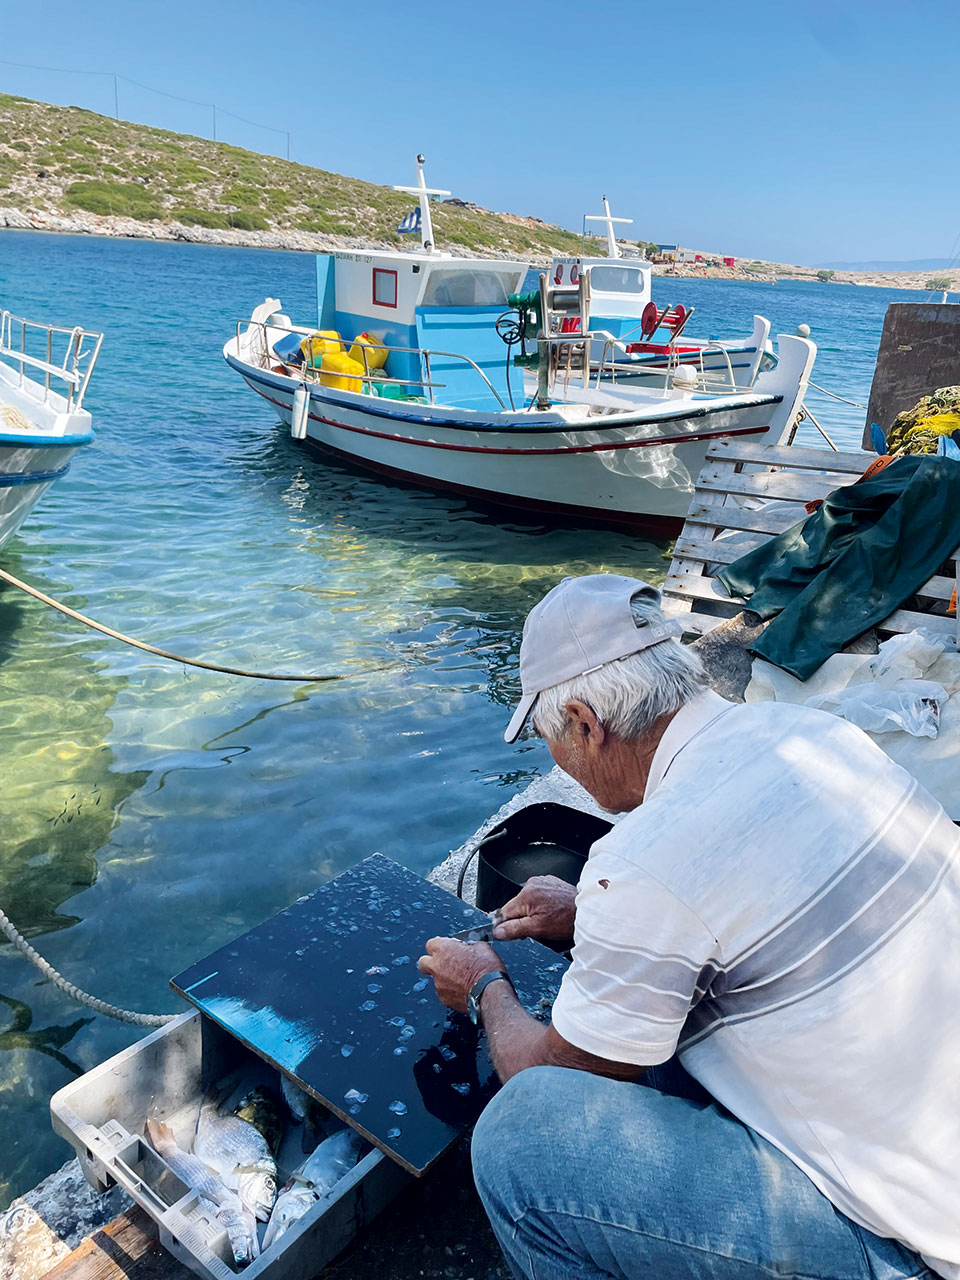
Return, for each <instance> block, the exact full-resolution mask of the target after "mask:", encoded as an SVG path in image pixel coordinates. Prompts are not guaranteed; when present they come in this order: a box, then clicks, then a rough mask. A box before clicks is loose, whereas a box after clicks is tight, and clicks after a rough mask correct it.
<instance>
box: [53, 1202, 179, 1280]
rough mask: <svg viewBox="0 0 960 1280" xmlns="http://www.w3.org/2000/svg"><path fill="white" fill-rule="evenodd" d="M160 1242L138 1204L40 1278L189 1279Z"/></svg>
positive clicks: (99, 1279)
mask: <svg viewBox="0 0 960 1280" xmlns="http://www.w3.org/2000/svg"><path fill="white" fill-rule="evenodd" d="M192 1278H193V1273H192V1272H191V1271H188V1270H187V1268H186V1267H184V1266H182V1265H181V1264H180V1263H179V1262H177V1260H176V1259H175V1258H173V1257H172V1256H171V1255H170V1254H169V1253H167V1251H166V1250H165V1249H163V1248H162V1247H161V1245H160V1242H159V1240H158V1239H157V1228H156V1224H155V1223H154V1222H153V1221H152V1219H151V1218H150V1216H149V1214H147V1213H145V1212H144V1210H143V1209H141V1208H139V1206H136V1205H135V1206H134V1207H133V1208H132V1209H128V1210H127V1212H126V1213H123V1214H121V1215H120V1217H119V1218H114V1220H113V1222H111V1223H108V1224H107V1226H105V1227H104V1228H103V1229H102V1230H100V1231H96V1232H94V1234H93V1235H92V1236H88V1237H87V1238H86V1240H84V1241H82V1242H81V1243H80V1244H79V1245H78V1246H77V1248H76V1249H74V1251H73V1253H71V1254H68V1255H67V1257H65V1258H63V1259H62V1260H61V1261H60V1262H58V1263H57V1265H56V1266H55V1267H54V1268H53V1270H52V1271H48V1272H47V1274H46V1276H45V1277H44V1280H192Z"/></svg>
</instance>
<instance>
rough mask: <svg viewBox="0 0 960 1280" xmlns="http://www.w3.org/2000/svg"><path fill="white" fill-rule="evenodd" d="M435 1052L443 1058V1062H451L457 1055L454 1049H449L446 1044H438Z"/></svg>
mask: <svg viewBox="0 0 960 1280" xmlns="http://www.w3.org/2000/svg"><path fill="white" fill-rule="evenodd" d="M437 1052H438V1053H439V1054H440V1057H441V1058H443V1060H444V1062H452V1061H453V1060H454V1058H455V1057H456V1056H457V1055H456V1051H455V1050H453V1049H451V1048H450V1046H449V1045H448V1044H441V1045H438V1046H437Z"/></svg>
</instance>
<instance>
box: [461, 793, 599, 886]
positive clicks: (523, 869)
mask: <svg viewBox="0 0 960 1280" xmlns="http://www.w3.org/2000/svg"><path fill="white" fill-rule="evenodd" d="M612 825H613V824H612V823H610V822H607V821H606V820H605V819H603V818H595V817H594V816H593V815H592V814H589V813H581V812H580V810H579V809H571V808H570V807H569V806H568V805H565V804H532V805H529V806H528V807H527V808H526V809H520V810H519V811H518V812H517V813H512V814H511V815H510V817H509V818H505V819H504V821H503V822H501V823H500V824H499V825H498V826H496V827H494V829H493V830H492V831H491V832H490V834H489V835H487V836H484V838H483V840H481V842H480V844H479V846H478V847H477V906H478V907H479V908H480V909H481V910H482V911H495V910H496V909H497V907H502V906H503V904H504V903H505V902H509V900H510V899H511V898H512V897H514V896H515V895H516V894H517V893H519V891H520V889H521V888H522V887H523V886H524V884H526V882H527V881H528V880H529V879H530V877H531V876H558V877H559V878H560V879H561V880H566V881H567V883H568V884H576V883H577V881H578V880H579V879H580V873H581V871H582V870H583V864H584V863H585V862H586V860H587V855H588V854H589V852H590V846H591V845H592V844H593V842H594V841H595V840H599V839H600V837H601V836H604V835H606V833H607V832H608V831H609V830H610V829H611V827H612Z"/></svg>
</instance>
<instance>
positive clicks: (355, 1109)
mask: <svg viewBox="0 0 960 1280" xmlns="http://www.w3.org/2000/svg"><path fill="white" fill-rule="evenodd" d="M350 1114H351V1115H352V1116H358V1115H359V1114H360V1108H359V1107H358V1106H357V1105H356V1104H354V1105H353V1106H352V1107H351V1108H350Z"/></svg>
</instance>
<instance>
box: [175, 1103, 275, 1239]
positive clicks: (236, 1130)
mask: <svg viewBox="0 0 960 1280" xmlns="http://www.w3.org/2000/svg"><path fill="white" fill-rule="evenodd" d="M193 1150H194V1154H195V1155H198V1156H199V1157H200V1159H201V1160H202V1161H203V1162H204V1164H206V1165H208V1166H209V1167H210V1168H211V1169H213V1171H214V1172H215V1173H217V1174H219V1175H220V1178H221V1179H222V1181H223V1182H224V1184H225V1185H226V1186H228V1187H230V1188H231V1190H233V1191H236V1193H237V1194H238V1195H239V1197H240V1203H241V1204H242V1205H243V1207H244V1208H245V1209H247V1210H249V1211H250V1212H251V1213H253V1214H254V1215H255V1217H257V1218H258V1219H259V1220H260V1221H261V1222H266V1221H267V1219H268V1218H269V1217H270V1211H271V1209H272V1208H273V1206H274V1202H275V1201H276V1198H277V1162H276V1161H275V1160H274V1158H273V1156H272V1155H271V1153H270V1147H269V1145H268V1143H267V1140H266V1138H265V1137H264V1136H263V1134H262V1133H261V1132H260V1131H259V1130H258V1129H255V1128H254V1126H253V1125H252V1124H250V1123H248V1121H246V1120H241V1119H240V1117H239V1116H234V1115H227V1116H222V1115H220V1113H219V1111H218V1110H217V1104H216V1102H215V1101H214V1100H213V1099H212V1098H209V1097H208V1098H205V1099H204V1102H203V1105H202V1106H201V1108H200V1116H199V1118H198V1120H197V1134H196V1137H195V1138H194V1142H193Z"/></svg>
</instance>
